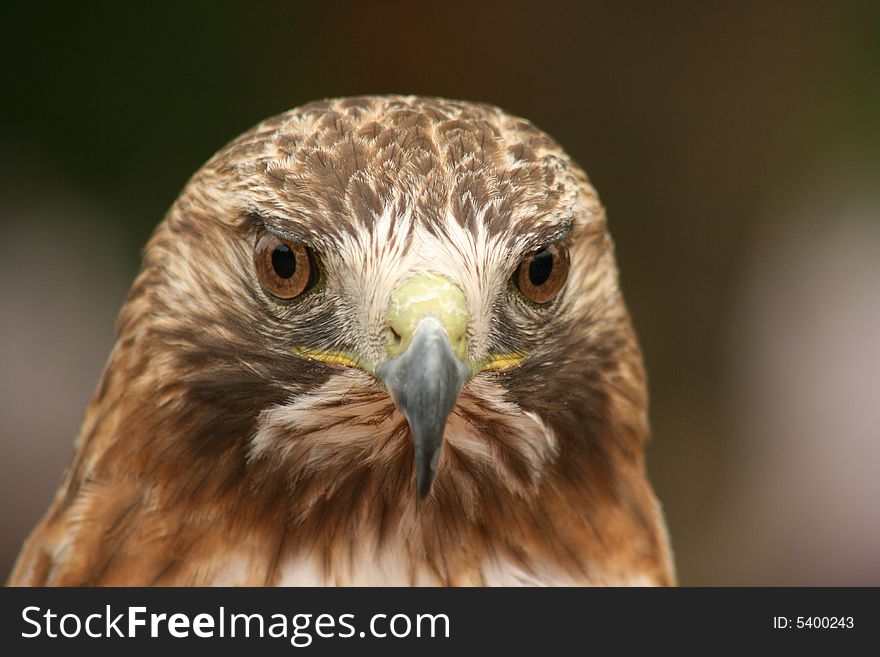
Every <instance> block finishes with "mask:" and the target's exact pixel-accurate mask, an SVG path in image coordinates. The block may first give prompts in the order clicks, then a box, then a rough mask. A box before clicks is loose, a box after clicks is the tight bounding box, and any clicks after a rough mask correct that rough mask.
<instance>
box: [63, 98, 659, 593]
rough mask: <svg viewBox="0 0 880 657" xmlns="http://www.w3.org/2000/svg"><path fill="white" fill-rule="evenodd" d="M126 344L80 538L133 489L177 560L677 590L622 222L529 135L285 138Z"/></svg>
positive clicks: (247, 175)
mask: <svg viewBox="0 0 880 657" xmlns="http://www.w3.org/2000/svg"><path fill="white" fill-rule="evenodd" d="M118 333H119V338H118V342H117V344H116V347H115V348H114V351H113V353H112V355H111V359H110V362H109V364H108V368H107V371H106V372H105V376H104V379H103V381H102V383H101V385H100V387H99V389H98V391H97V392H96V394H95V397H94V399H93V401H92V404H91V407H90V409H89V412H88V413H87V416H86V420H85V423H84V426H83V429H82V432H81V435H80V438H79V445H78V455H77V458H76V460H75V462H74V466H73V468H72V469H71V474H70V475H69V476H68V481H67V483H66V488H65V489H64V491H63V492H62V493H61V494H60V495H59V499H58V500H56V507H55V511H54V513H55V515H56V517H58V516H59V514H61V513H62V511H63V509H65V508H68V507H69V506H71V505H75V504H77V500H78V499H80V501H81V496H82V494H83V489H84V488H88V487H89V486H90V485H92V486H101V485H107V486H111V487H112V486H114V485H115V486H116V487H117V491H116V493H115V494H116V495H117V496H118V497H121V498H123V499H125V500H128V503H129V504H131V505H134V506H135V507H137V508H139V509H141V515H143V514H145V513H152V514H157V517H158V516H161V517H162V518H163V519H164V520H163V522H169V523H171V524H172V525H174V526H177V527H178V533H177V534H176V536H177V538H174V539H169V541H170V543H171V546H170V547H168V548H167V549H168V550H169V551H174V550H175V549H176V550H177V551H178V552H180V551H181V550H183V551H184V552H186V550H195V551H196V552H198V550H199V549H202V550H205V549H206V548H205V547H204V541H202V543H199V542H198V541H195V539H190V543H187V544H186V545H184V543H182V542H181V543H180V544H179V545H177V547H176V548H175V547H173V544H174V540H178V541H182V540H183V539H181V538H180V535H181V531H180V529H179V528H180V527H192V526H195V525H198V526H200V527H202V530H203V531H205V532H208V533H210V529H209V528H210V526H212V525H213V526H215V527H222V528H223V533H224V534H225V535H226V537H227V538H229V540H233V539H232V538H231V537H236V538H235V539H234V541H237V542H239V543H242V542H244V543H246V544H249V543H248V541H250V542H254V541H256V539H255V538H254V536H257V535H258V536H261V537H262V538H261V539H260V540H265V541H266V542H267V544H268V545H270V546H271V549H268V548H267V549H268V553H271V554H275V561H274V563H275V565H274V566H273V567H274V568H275V570H276V571H277V569H278V568H279V565H278V563H279V562H280V561H282V560H283V558H282V557H279V556H278V555H281V554H284V553H286V552H291V551H293V552H295V551H296V550H314V549H315V548H320V549H319V552H321V554H323V555H324V556H323V557H321V558H322V559H323V560H324V562H325V563H324V566H323V567H324V568H325V570H326V572H327V573H337V577H338V573H339V572H341V571H340V568H342V566H340V565H339V563H340V562H341V561H344V560H345V559H346V558H347V559H349V560H353V557H352V556H351V555H352V554H354V553H355V552H356V551H357V549H358V548H357V547H354V546H355V545H356V544H361V545H362V546H370V547H369V548H366V547H363V549H368V550H381V549H383V546H384V545H391V544H393V545H397V546H398V547H397V548H395V549H396V550H397V551H398V552H400V551H401V550H403V549H404V548H401V547H399V546H408V547H407V548H406V550H407V553H406V556H405V557H403V558H402V560H403V561H405V562H407V563H408V564H410V565H407V566H406V568H410V567H412V568H413V569H414V568H415V567H416V566H415V564H422V565H423V566H424V567H425V568H426V569H427V570H430V571H431V572H435V573H438V577H437V579H438V580H439V581H445V582H455V581H480V580H479V578H482V581H486V577H487V575H486V573H487V572H488V571H487V570H486V569H485V568H483V569H482V570H479V573H480V575H479V577H477V578H476V580H473V579H468V577H464V576H461V577H460V576H459V575H457V573H464V572H467V573H473V572H475V571H474V568H475V566H473V563H475V562H477V561H480V560H481V559H486V558H489V557H492V558H496V559H498V558H501V557H502V556H503V558H505V559H509V560H511V561H512V562H516V563H517V564H518V565H517V568H519V569H520V570H521V571H522V572H541V571H542V569H546V568H550V566H547V564H548V563H552V564H554V565H553V566H552V568H554V569H556V570H557V571H564V572H568V573H576V574H577V573H579V574H580V576H581V578H582V580H583V581H596V582H600V581H614V578H615V577H618V579H620V578H623V579H625V578H626V576H627V573H630V574H632V573H637V574H640V575H639V576H644V577H647V578H649V579H651V580H652V581H660V582H667V581H670V580H671V577H672V576H671V570H670V565H669V558H668V551H667V547H666V538H665V533H664V530H663V527H662V519H661V518H660V515H659V511H658V508H657V504H656V501H655V500H654V497H653V494H652V492H651V490H650V486H649V485H648V483H647V480H646V478H645V476H644V467H643V458H642V451H643V443H644V440H645V439H646V437H647V435H648V431H647V426H646V395H645V384H644V375H643V371H642V366H641V356H640V353H639V349H638V345H637V342H636V340H635V337H634V335H633V332H632V329H631V326H630V322H629V318H628V314H627V311H626V309H625V306H624V304H623V301H622V298H621V294H620V290H619V287H618V277H617V270H616V265H615V261H614V255H613V249H612V243H611V240H610V238H609V236H608V233H607V231H606V224H605V216H604V212H603V208H602V206H601V204H600V202H599V200H598V198H597V196H596V193H595V191H594V190H593V188H592V187H591V185H590V184H589V182H588V179H587V177H586V175H585V174H584V172H583V171H582V170H581V169H580V168H579V167H578V166H577V165H576V164H575V163H574V162H573V161H572V160H571V159H570V158H569V157H568V155H566V153H565V152H564V151H563V150H562V149H561V148H560V147H559V146H558V145H556V144H555V143H554V142H553V140H551V139H550V138H549V137H548V136H547V135H546V134H544V133H543V132H541V131H539V130H538V129H536V128H535V127H534V126H532V125H531V124H530V123H528V122H527V121H524V120H522V119H518V118H514V117H512V116H509V115H507V114H505V113H504V112H502V111H501V110H499V109H497V108H494V107H491V106H487V105H478V104H471V103H462V102H452V101H446V100H439V99H427V98H418V97H362V98H349V99H341V100H333V101H326V102H319V103H313V104H310V105H306V106H304V107H302V108H299V109H297V110H293V111H291V112H288V113H286V114H282V115H280V116H277V117H274V118H272V119H269V120H267V121H265V122H263V123H261V124H260V125H258V126H256V127H255V128H254V129H252V130H251V131H249V132H248V133H246V134H244V135H243V136H241V137H239V138H238V139H236V140H235V141H233V142H232V143H230V144H229V145H227V146H226V147H225V148H224V149H223V150H221V151H220V152H219V153H218V154H217V155H215V156H214V157H213V158H212V159H211V160H210V161H209V162H208V163H207V164H206V165H205V166H204V167H203V168H202V169H201V170H200V171H199V172H197V173H196V174H195V176H194V177H193V178H192V179H191V180H190V182H189V183H188V185H187V186H186V188H185V189H184V190H183V192H182V193H181V195H180V197H179V198H178V200H177V201H176V202H175V203H174V205H173V206H172V208H171V209H170V211H169V213H168V215H167V216H166V218H165V220H164V222H162V224H161V225H160V226H159V227H158V229H157V231H156V233H155V235H154V237H153V238H152V240H151V242H150V243H149V245H148V247H147V249H146V251H145V255H144V264H143V268H142V271H141V273H140V275H139V276H138V278H137V280H136V281H135V283H134V286H133V288H132V291H131V294H130V296H129V298H128V301H127V303H126V305H125V307H124V309H123V311H122V313H121V316H120V319H119V324H118ZM120 482H126V483H125V485H126V486H128V487H129V488H125V487H124V486H123V484H122V483H120ZM92 492H94V491H92ZM122 507H123V508H126V509H127V508H128V507H126V506H125V504H124V503H123V504H122ZM115 508H116V510H115V511H114V512H112V513H109V514H107V518H108V519H107V522H108V523H109V521H110V519H111V518H117V522H119V520H118V517H119V516H122V517H124V518H125V520H124V521H123V525H126V524H127V523H128V522H129V520H128V518H129V516H130V515H131V513H130V512H129V511H125V512H124V513H123V511H122V510H120V507H119V503H117V505H116V507H115ZM52 513H53V512H52V511H50V515H51V514H52ZM132 522H133V521H132ZM133 526H134V524H133ZM114 531H116V530H114ZM132 531H134V532H135V533H137V531H139V530H138V529H137V527H136V526H135V528H134V529H133V530H132ZM183 533H185V532H183ZM270 536H271V537H276V538H271V539H269V538H268V537H270ZM120 540H121V539H120ZM145 540H147V539H145ZM216 540H217V541H222V540H223V539H221V538H217V539H216ZM193 545H202V547H201V548H196V547H193ZM187 546H189V547H187ZM340 546H348V547H345V548H343V547H340ZM157 549H158V548H157ZM163 549H164V548H163ZM254 549H256V548H254ZM342 554H346V555H348V556H347V557H344V558H343V557H342V556H340V555H342ZM487 555H488V556H487ZM266 559H267V561H271V559H269V557H267V558H266ZM166 561H167V558H166V559H165V560H163V559H158V560H157V564H159V565H156V566H155V570H156V571H157V572H156V573H153V574H154V575H156V577H159V574H157V573H159V571H161V573H162V574H164V575H167V574H168V573H169V572H173V569H174V567H171V566H168V565H167V563H166ZM161 564H165V566H164V570H163V569H161V568H160V565H161ZM468 564H470V565H468ZM634 564H635V565H634ZM175 567H178V566H175ZM169 569H170V570H169ZM530 569H531V570H530ZM268 570H270V569H269V567H268V566H267V572H268ZM273 572H274V571H273ZM633 576H635V575H633ZM266 577H267V581H270V579H271V578H270V577H269V575H268V574H267V576H266ZM475 577H476V576H475ZM573 577H574V575H573ZM539 579H540V578H539Z"/></svg>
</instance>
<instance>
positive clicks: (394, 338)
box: [388, 326, 403, 346]
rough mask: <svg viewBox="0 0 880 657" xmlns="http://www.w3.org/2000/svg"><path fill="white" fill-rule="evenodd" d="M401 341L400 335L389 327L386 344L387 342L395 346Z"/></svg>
mask: <svg viewBox="0 0 880 657" xmlns="http://www.w3.org/2000/svg"><path fill="white" fill-rule="evenodd" d="M402 339H403V338H401V337H400V334H399V333H398V332H397V331H395V330H394V328H393V327H391V326H389V327H388V342H389V344H392V345H394V346H397V345H399V344H400V341H401V340H402Z"/></svg>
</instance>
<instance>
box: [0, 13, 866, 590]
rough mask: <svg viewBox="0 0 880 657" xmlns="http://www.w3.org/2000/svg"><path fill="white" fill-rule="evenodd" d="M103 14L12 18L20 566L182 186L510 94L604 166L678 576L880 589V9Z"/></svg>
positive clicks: (15, 542)
mask: <svg viewBox="0 0 880 657" xmlns="http://www.w3.org/2000/svg"><path fill="white" fill-rule="evenodd" d="M84 4H85V3H58V4H57V5H56V6H55V7H54V8H53V9H52V10H49V9H47V8H46V7H45V5H44V4H43V3H20V4H19V6H17V7H15V8H11V7H7V8H6V9H5V10H4V19H3V27H2V28H0V29H2V31H3V35H2V45H0V48H2V49H3V50H4V51H6V52H4V54H3V67H4V74H3V90H4V93H3V96H4V98H5V100H4V101H3V102H2V106H0V112H2V115H0V116H2V118H0V217H2V219H0V220H2V238H0V450H2V451H0V532H2V535H0V577H2V578H3V579H5V577H6V574H8V572H9V569H10V568H11V566H12V562H13V560H14V558H15V555H16V553H17V551H18V549H19V547H20V545H21V542H22V540H23V539H24V538H25V536H26V535H27V533H28V532H29V531H30V529H31V528H32V526H33V525H34V524H35V523H36V521H37V520H38V518H39V517H40V516H41V515H42V513H43V512H44V511H45V509H46V507H47V506H48V504H49V501H50V499H51V496H52V494H53V492H54V490H55V488H56V486H57V484H58V481H59V479H60V477H61V474H62V471H63V469H64V467H65V465H66V464H67V462H68V461H69V459H70V457H71V455H72V441H73V438H74V436H75V434H76V431H77V428H78V426H79V422H80V418H81V414H82V411H83V409H84V407H85V404H86V402H87V400H88V398H89V396H90V394H91V392H92V389H93V388H94V386H95V384H96V382H97V380H98V377H99V374H100V371H101V368H102V366H103V363H104V360H105V358H106V356H107V354H108V353H109V350H110V347H111V345H112V342H113V322H114V318H115V315H116V312H117V311H118V309H119V306H120V305H121V303H122V301H123V298H124V295H125V292H126V290H127V288H128V286H129V284H130V283H131V281H132V279H133V277H134V275H135V272H136V269H137V266H138V261H139V252H140V249H141V247H142V246H143V244H144V243H145V242H146V240H147V238H148V236H149V235H150V232H151V230H152V228H153V227H154V226H155V224H156V223H157V222H158V221H159V220H160V219H161V218H162V216H163V214H164V212H165V210H166V209H167V207H168V206H169V205H170V204H171V202H172V201H173V200H174V198H175V196H176V195H177V193H178V191H179V190H180V188H181V187H182V186H183V185H184V183H185V182H186V180H187V178H188V177H189V176H190V175H191V174H192V173H193V172H194V171H195V170H196V169H197V168H198V167H199V166H200V165H201V164H202V163H203V162H204V161H205V160H206V159H207V158H208V157H210V156H211V154H212V153H213V152H214V151H215V150H217V149H219V148H220V147H221V146H222V145H223V144H224V143H225V142H227V141H228V140H230V139H232V138H233V137H235V136H236V135H238V134H239V133H241V132H242V131H244V130H246V129H247V128H248V127H250V126H251V125H253V124H254V123H256V122H258V121H259V120H261V119H263V118H265V117H267V116H269V115H272V114H275V113H277V112H280V111H283V110H286V109H289V108H291V107H294V106H296V105H299V104H302V103H304V102H306V101H309V100H313V99H317V98H322V97H328V96H340V95H351V94H361V93H387V92H398V93H418V94H427V95H437V96H446V97H451V98H460V99H472V100H482V101H488V102H491V103H495V104H497V105H500V106H501V107H503V108H505V109H507V110H509V111H511V112H513V113H516V114H519V115H522V116H525V117H527V118H529V119H531V120H532V121H533V122H535V123H536V124H537V125H538V126H540V127H541V128H543V129H544V130H546V131H547V132H549V133H550V134H551V135H553V136H554V137H555V138H556V139H557V140H558V141H559V142H560V143H561V144H563V146H565V147H566V148H567V149H568V151H569V152H570V153H571V154H572V155H573V156H574V157H575V159H577V160H578V161H579V162H580V163H581V164H582V165H583V166H584V168H585V169H586V170H587V172H588V173H589V174H590V176H591V178H592V180H593V182H594V184H595V185H596V187H597V189H598V190H599V193H600V195H601V197H602V200H603V202H604V203H605V205H606V207H607V209H608V214H609V220H610V226H611V231H612V234H613V235H614V237H615V240H616V243H617V249H618V259H619V264H620V268H621V275H622V281H623V288H624V292H625V294H626V297H627V300H628V303H629V305H630V308H631V310H632V314H633V316H634V321H635V325H636V328H637V330H638V332H639V335H640V338H641V341H642V346H643V348H644V351H645V357H646V361H647V367H648V372H649V374H650V384H651V394H652V407H651V415H652V424H653V428H654V439H653V441H652V443H651V445H650V449H649V454H648V459H649V460H648V465H649V470H650V473H651V476H652V479H653V481H654V483H655V486H656V488H657V491H658V494H659V496H660V498H661V500H662V501H663V504H664V506H665V509H666V514H667V517H668V520H669V525H670V532H671V535H672V541H673V545H674V548H675V552H676V560H677V564H678V570H679V575H680V580H681V583H682V584H686V585H711V584H719V585H782V584H794V585H801V584H803V585H807V584H810V585H832V584H836V585H868V584H872V585H880V557H878V555H880V476H878V475H880V385H878V373H880V4H878V3H874V2H863V3H858V2H838V3H827V2H826V3H809V2H792V3H788V6H784V3H767V2H749V1H745V2H742V1H741V2H730V3H727V2H720V3H691V4H686V3H673V5H670V3H650V2H635V3H625V5H626V6H624V3H619V2H613V1H607V2H575V1H572V2H553V1H549V0H545V1H544V2H540V3H533V2H514V1H506V2H481V3H460V4H456V3H454V2H443V3H430V4H429V3H403V2H400V3H398V2H383V3H367V2H348V3H343V2H330V1H325V2H312V3H298V2H253V3H232V2H216V1H215V2H211V3H170V2H169V3H137V4H136V3H106V4H105V5H104V6H100V5H92V6H91V7H88V6H84ZM709 5H711V6H709Z"/></svg>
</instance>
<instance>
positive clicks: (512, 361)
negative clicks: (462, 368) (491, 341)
mask: <svg viewBox="0 0 880 657" xmlns="http://www.w3.org/2000/svg"><path fill="white" fill-rule="evenodd" d="M525 357H526V355H525V354H520V353H513V354H493V355H491V356H489V358H487V359H486V363H485V364H484V365H483V366H482V367H481V368H480V371H481V372H488V371H492V370H506V369H507V368H509V367H517V366H518V365H520V364H521V363H522V362H523V360H525Z"/></svg>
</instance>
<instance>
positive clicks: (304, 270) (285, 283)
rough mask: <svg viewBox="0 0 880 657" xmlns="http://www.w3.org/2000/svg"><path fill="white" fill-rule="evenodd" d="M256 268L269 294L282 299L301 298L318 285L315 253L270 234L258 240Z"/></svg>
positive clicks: (302, 245) (261, 235) (255, 257)
mask: <svg viewBox="0 0 880 657" xmlns="http://www.w3.org/2000/svg"><path fill="white" fill-rule="evenodd" d="M254 268H255V269H256V271H257V278H259V279H260V283H262V284H263V287H264V288H266V291H267V292H269V294H271V295H273V296H276V297H278V298H279V299H293V298H295V297H298V296H299V295H301V294H302V293H303V292H305V291H307V290H309V289H311V288H312V287H314V286H315V283H317V282H318V265H317V262H316V261H315V254H314V253H313V252H312V250H311V249H309V248H308V247H307V246H305V245H304V244H300V243H299V242H294V241H292V240H287V239H283V238H281V237H278V236H277V235H274V234H272V233H270V232H268V231H264V232H262V233H260V235H259V237H257V243H256V244H255V245H254Z"/></svg>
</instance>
